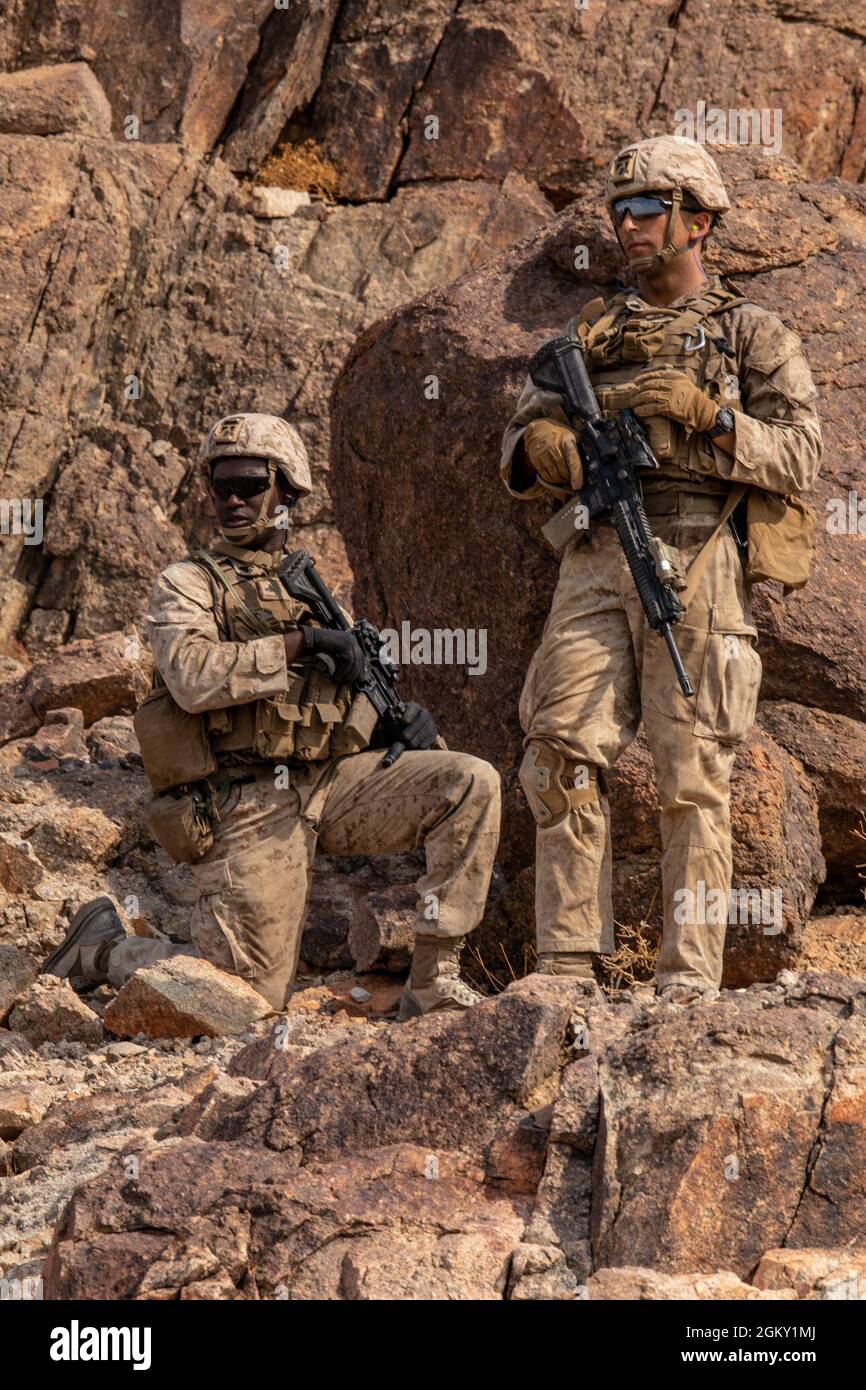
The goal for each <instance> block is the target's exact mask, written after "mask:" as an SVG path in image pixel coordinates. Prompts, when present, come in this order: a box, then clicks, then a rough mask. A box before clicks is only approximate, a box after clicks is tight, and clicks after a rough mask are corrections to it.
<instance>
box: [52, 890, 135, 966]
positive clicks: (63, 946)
mask: <svg viewBox="0 0 866 1390" xmlns="http://www.w3.org/2000/svg"><path fill="white" fill-rule="evenodd" d="M106 907H110V908H111V911H112V912H116V911H117V908H116V907H115V906H114V903H113V902H112V901H111V898H106V897H103V898H94V900H93V902H92V903H85V904H84V906H83V907H80V908H79V909H78V911H77V912H76V914H75V916H74V917H73V919H72V921H71V922H70V924H69V931H68V932H67V933H66V935H65V937H64V938H63V940H62V941H61V943H60V945H59V946H58V947H57V950H56V951H54V952H52V954H51V955H50V956H49V957H48V959H47V960H44V961H43V962H42V964H41V966H40V967H39V974H40V975H55V974H57V973H58V972H57V970H56V967H57V966H58V965H59V964H60V962H61V960H62V959H63V957H64V956H65V955H66V953H67V951H71V950H72V948H73V947H74V946H76V945H77V944H78V941H79V939H80V937H81V934H82V932H83V931H84V929H85V927H86V926H87V925H88V923H89V922H91V921H92V920H93V918H94V916H95V915H96V913H97V912H101V911H102V910H103V909H104V908H106ZM106 940H108V938H106ZM60 979H68V975H66V974H61V975H60Z"/></svg>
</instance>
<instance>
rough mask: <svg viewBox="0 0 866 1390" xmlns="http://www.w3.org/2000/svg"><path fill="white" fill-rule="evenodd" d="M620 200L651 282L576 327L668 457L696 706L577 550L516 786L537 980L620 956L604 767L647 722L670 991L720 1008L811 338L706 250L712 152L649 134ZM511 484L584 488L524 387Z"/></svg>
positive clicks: (538, 679) (807, 545) (538, 669)
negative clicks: (758, 618) (711, 266)
mask: <svg viewBox="0 0 866 1390" xmlns="http://www.w3.org/2000/svg"><path fill="white" fill-rule="evenodd" d="M605 199H606V204H607V208H608V211H609V214H610V217H611V220H612V223H613V227H614V230H615V233H616V236H617V239H618V241H619V244H620V247H621V249H622V251H623V252H624V254H625V256H626V258H627V260H628V263H629V269H630V272H631V277H632V278H633V281H634V287H633V288H627V289H625V290H623V292H621V293H617V294H615V295H613V297H611V298H610V299H607V300H603V299H594V300H592V301H591V302H590V303H587V304H585V305H584V306H583V308H582V309H581V310H580V312H579V313H577V314H576V315H575V316H574V317H572V318H571V320H570V321H569V323H568V325H567V327H566V330H565V331H566V334H567V335H568V336H569V337H572V338H576V339H577V340H578V341H579V343H580V346H581V349H582V352H583V356H584V360H585V362H586V365H587V370H588V373H589V376H590V380H591V382H592V384H593V387H594V389H595V394H596V396H597V398H598V401H599V405H600V407H601V409H602V412H603V413H604V414H607V413H610V412H616V411H619V410H622V409H624V408H627V407H630V408H631V409H632V410H633V411H634V413H635V414H636V416H637V417H638V418H639V420H640V422H641V423H642V425H643V426H644V428H645V430H646V432H647V435H648V438H649V443H650V445H651V447H652V449H653V451H654V453H655V456H656V458H657V459H658V461H659V463H660V468H659V469H658V471H652V472H648V473H647V474H646V477H645V481H644V501H645V510H646V512H647V514H648V518H649V522H650V526H651V527H652V529H653V531H654V533H655V534H656V535H657V536H658V537H659V538H660V540H661V541H663V542H665V543H666V544H667V545H668V547H671V548H674V549H675V550H678V551H679V552H680V559H681V563H682V569H683V570H684V571H685V573H686V575H687V579H688V585H687V593H688V604H687V610H686V613H685V616H684V618H683V620H682V621H681V622H680V623H678V624H677V626H676V627H675V629H674V632H675V636H676V641H677V644H678V646H679V649H680V652H681V654H682V657H683V661H684V663H685V667H686V671H687V672H688V674H689V677H690V679H691V683H692V685H693V686H694V688H695V694H694V695H693V696H692V697H691V698H689V697H687V696H686V695H684V694H683V693H682V691H681V690H680V689H679V687H678V684H677V682H676V680H675V678H674V673H673V670H672V667H671V664H670V660H669V656H668V652H667V649H666V647H665V645H664V643H663V641H662V639H661V637H660V636H658V635H657V634H656V633H654V632H652V631H650V630H649V628H648V627H647V625H646V622H645V620H644V615H643V611H642V608H641V605H640V602H639V600H638V596H637V593H636V591H635V589H634V585H633V583H632V579H631V576H630V573H629V571H628V569H627V567H626V564H625V560H624V556H623V552H622V550H621V548H620V545H619V543H618V539H617V535H616V532H615V530H614V528H613V526H612V524H611V523H610V522H609V521H608V520H606V519H603V518H602V519H600V520H599V521H597V522H593V523H592V526H591V527H590V528H589V529H584V530H583V531H574V532H573V534H572V535H571V536H570V538H569V539H568V540H567V542H566V544H565V546H564V549H563V552H562V560H561V566H560V572H559V580H558V583H557V586H556V591H555V594H554V597H553V604H552V608H551V612H550V616H549V618H548V621H547V623H546V626H545V628H544V633H543V635H542V639H541V643H540V645H539V647H538V649H537V650H536V652H535V654H534V656H533V659H532V661H531V664H530V667H529V670H528V672H527V676H526V680H525V683H524V687H523V692H522V695H521V699H520V719H521V724H522V728H523V731H524V734H525V739H524V749H525V755H524V758H523V762H522V765H521V769H520V781H521V784H522V786H523V789H524V791H525V794H526V797H527V800H528V802H529V805H530V807H531V808H532V811H533V813H534V816H535V819H536V821H537V834H536V923H537V944H538V952H539V957H540V960H539V969H540V970H542V971H544V972H547V973H552V974H561V975H572V976H576V977H584V978H591V975H592V957H593V954H594V953H607V952H611V951H613V950H614V949H615V943H614V926H613V910H612V901H611V843H610V817H609V811H608V801H607V796H606V777H607V774H608V772H609V771H610V769H611V768H612V767H613V766H614V764H615V763H616V761H617V759H618V758H619V757H620V756H621V754H622V753H623V752H624V751H625V749H626V748H627V747H628V745H629V744H630V742H631V741H632V739H633V738H634V736H635V734H636V733H637V730H638V726H639V724H640V722H641V719H642V720H643V727H644V730H645V733H646V738H647V741H648V743H649V747H650V750H651V753H652V758H653V763H654V767H655V775H656V784H657V788H658V794H659V799H660V802H661V839H662V895H663V915H664V924H663V936H662V942H661V947H660V952H659V956H658V960H657V965H656V984H657V988H658V991H659V993H660V994H661V995H662V996H663V997H666V998H668V999H671V1000H673V1001H675V1002H688V1001H690V1000H692V999H695V998H698V997H701V996H708V997H713V996H714V995H715V993H716V991H717V990H718V987H719V985H720V983H721V978H722V964H723V951H724V942H725V926H726V919H727V911H725V913H724V914H722V915H723V916H724V918H725V920H720V914H718V913H717V912H716V913H713V912H710V911H708V910H707V904H708V903H710V904H712V903H714V902H715V903H717V902H718V901H720V900H721V899H723V900H724V903H725V904H726V905H727V902H728V895H729V892H730V883H731V829H730V816H729V801H730V776H731V768H732V764H733V761H734V755H735V752H736V748H737V745H738V744H739V743H740V742H741V741H742V740H743V739H744V738H745V737H746V735H747V733H748V731H749V729H750V727H751V725H752V722H753V720H754V717H755V710H756V704H757V699H758V689H759V686H760V681H761V660H760V657H759V655H758V652H757V650H756V645H757V630H756V628H755V626H754V624H753V621H752V614H751V609H750V592H751V584H752V583H753V582H754V581H756V580H759V579H766V578H772V579H777V580H780V581H781V582H782V583H783V584H785V585H786V586H787V587H797V586H799V585H800V584H802V583H804V582H805V580H806V577H807V575H808V568H809V561H810V558H811V533H812V526H813V524H814V517H813V514H812V513H811V509H810V508H809V507H808V506H807V505H805V504H804V503H803V502H802V501H801V500H800V498H801V494H802V493H804V492H806V491H807V490H808V489H809V488H810V487H811V486H812V483H813V482H814V479H815V476H816V473H817V471H818V466H819V462H820V457H821V433H820V427H819V423H818V419H817V416H816V412H815V399H816V392H815V388H814V386H813V383H812V378H811V375H810V372H809V368H808V365H807V363H806V359H805V357H804V355H803V349H802V344H801V341H800V339H799V338H798V336H797V334H796V333H793V332H792V331H791V330H790V329H789V328H787V327H786V326H785V325H784V324H783V323H782V322H781V320H780V319H779V318H777V316H776V315H775V314H773V313H770V312H769V311H768V310H766V309H763V308H761V307H760V306H759V305H757V304H754V303H752V302H750V301H749V299H748V298H747V297H746V296H745V295H744V294H743V293H742V292H741V291H740V290H739V289H738V288H737V287H736V286H735V285H733V284H731V283H729V282H728V281H726V280H724V279H722V278H721V277H719V276H718V275H708V274H707V273H706V271H705V270H704V268H703V265H702V263H701V254H700V253H701V245H702V242H703V241H704V240H705V239H706V237H707V236H708V235H709V234H710V233H711V230H712V228H713V227H714V226H715V225H716V224H717V223H718V221H719V219H720V218H721V217H722V215H723V214H724V213H725V212H726V211H727V210H728V209H729V208H730V202H729V199H728V195H727V192H726V190H725V187H724V184H723V182H722V179H721V175H720V173H719V170H718V167H717V166H716V164H715V161H714V160H713V159H712V158H711V157H710V155H709V154H708V153H707V151H706V149H705V148H704V147H703V146H701V145H699V144H696V143H695V142H693V141H689V140H685V139H683V138H681V137H676V136H660V137H657V138H654V139H646V140H639V141H637V142H635V143H633V144H631V145H629V146H628V147H627V148H626V149H623V150H622V151H620V153H619V154H617V155H616V157H615V158H614V159H613V160H612V162H611V164H610V166H609V168H608V171H607V179H606V189H605ZM502 477H503V480H504V482H505V485H506V487H507V488H508V490H509V492H510V493H511V494H512V495H513V496H515V497H518V498H521V499H523V500H528V499H533V498H544V497H548V498H549V497H551V496H552V497H554V498H556V499H557V500H559V501H567V500H568V499H570V498H572V497H573V496H574V494H575V493H577V492H578V491H579V490H580V488H581V487H582V485H583V467H582V461H581V455H580V450H579V428H578V430H577V431H576V432H575V431H574V430H572V429H571V428H570V427H569V426H568V424H567V421H566V417H565V414H564V412H563V410H562V408H561V405H560V400H559V397H558V396H556V395H554V394H551V393H549V392H546V391H541V390H538V389H537V388H536V387H535V386H533V385H532V383H531V381H527V383H526V386H525V388H524V390H523V393H522V395H521V396H520V399H519V401H518V403H517V410H516V412H515V414H514V415H513V417H512V419H511V420H510V421H509V423H508V426H507V428H506V430H505V435H504V439H503V452H502Z"/></svg>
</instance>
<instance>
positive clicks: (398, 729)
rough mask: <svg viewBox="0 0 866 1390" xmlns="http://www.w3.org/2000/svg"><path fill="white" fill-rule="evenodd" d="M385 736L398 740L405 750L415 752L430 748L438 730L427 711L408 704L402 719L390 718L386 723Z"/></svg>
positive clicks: (421, 707)
mask: <svg viewBox="0 0 866 1390" xmlns="http://www.w3.org/2000/svg"><path fill="white" fill-rule="evenodd" d="M387 734H388V738H389V739H393V740H394V741H397V740H399V742H400V743H402V744H403V745H404V746H405V747H406V748H411V749H412V750H413V751H415V752H417V751H418V750H420V749H423V748H432V747H433V744H434V743H435V742H436V739H437V738H438V736H439V730H438V729H437V728H436V724H435V722H434V720H433V716H432V714H431V713H430V712H429V710H426V709H424V707H423V706H422V705H416V704H409V705H407V706H406V710H405V713H404V715H403V718H402V719H395V718H393V717H392V718H391V719H389V720H388V721H387Z"/></svg>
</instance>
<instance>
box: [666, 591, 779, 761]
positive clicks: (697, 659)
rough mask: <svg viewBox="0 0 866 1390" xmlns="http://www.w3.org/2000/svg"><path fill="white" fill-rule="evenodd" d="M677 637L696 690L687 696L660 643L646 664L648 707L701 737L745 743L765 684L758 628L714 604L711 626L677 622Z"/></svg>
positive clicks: (735, 610)
mask: <svg viewBox="0 0 866 1390" xmlns="http://www.w3.org/2000/svg"><path fill="white" fill-rule="evenodd" d="M674 637H675V638H676V643H677V646H678V648H679V651H680V655H681V657H682V659H683V665H684V666H685V668H686V671H687V672H688V674H689V678H690V679H691V682H692V685H693V687H694V691H695V693H694V695H691V696H686V695H683V694H682V692H681V690H680V689H679V687H678V685H677V681H676V676H675V675H674V671H673V667H672V666H671V663H670V658H669V657H668V654H667V650H666V649H665V648H664V647H663V646H661V644H660V643H659V644H658V645H657V646H655V645H654V648H653V653H652V658H651V660H650V661H648V662H647V663H646V664H645V666H644V674H643V681H642V688H641V701H642V703H643V705H644V706H646V707H647V708H648V709H652V710H653V711H654V712H655V713H656V714H657V715H662V716H664V718H665V719H667V720H671V721H673V722H674V723H677V724H682V725H685V726H688V727H690V728H691V730H692V731H693V733H695V734H696V735H697V736H698V737H699V738H715V739H718V741H719V742H720V743H727V744H733V743H740V742H741V741H742V740H743V739H744V738H745V737H746V734H747V733H748V732H749V729H750V728H751V726H752V724H753V723H754V720H755V712H756V709H757V704H758V691H759V689H760V685H761V669H762V668H761V658H760V656H759V655H758V652H757V649H756V645H755V644H756V641H757V630H756V628H755V627H753V626H752V624H751V623H749V622H748V621H747V620H746V619H745V618H744V617H743V615H742V613H740V612H738V610H737V609H736V608H734V609H722V608H715V609H713V610H711V612H710V627H709V630H707V628H704V627H701V628H698V627H690V626H689V625H688V623H677V624H676V626H675V627H674Z"/></svg>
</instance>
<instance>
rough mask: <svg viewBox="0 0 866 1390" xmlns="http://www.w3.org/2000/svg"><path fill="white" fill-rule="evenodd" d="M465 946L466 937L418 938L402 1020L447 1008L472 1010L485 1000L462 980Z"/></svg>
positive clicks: (400, 1011)
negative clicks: (473, 1006) (461, 957)
mask: <svg viewBox="0 0 866 1390" xmlns="http://www.w3.org/2000/svg"><path fill="white" fill-rule="evenodd" d="M462 949H463V941H462V938H458V939H457V940H454V939H453V938H452V939H448V938H447V937H431V936H416V937H415V946H414V949H413V951H412V969H411V971H410V974H409V978H408V980H407V981H406V986H405V988H404V990H403V997H402V999H401V1000H400V1008H399V1010H398V1013H397V1022H398V1023H405V1022H406V1020H407V1019H409V1018H418V1017H419V1015H421V1014H432V1013H438V1012H439V1011H440V1010H443V1009H448V1010H451V1011H456V1010H461V1011H462V1010H463V1009H471V1007H472V1005H473V1004H479V1003H480V1002H481V999H482V995H480V994H476V993H475V990H474V989H470V988H469V986H468V985H466V984H464V983H463V981H462V980H461V979H460V952H461V951H462Z"/></svg>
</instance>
